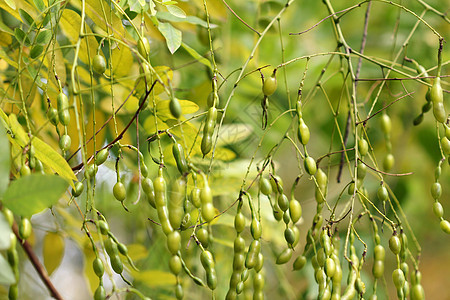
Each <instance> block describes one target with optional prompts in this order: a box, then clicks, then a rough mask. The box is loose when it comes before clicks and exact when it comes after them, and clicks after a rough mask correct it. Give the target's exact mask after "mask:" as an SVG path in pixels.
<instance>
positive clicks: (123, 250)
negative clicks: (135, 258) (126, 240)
mask: <svg viewBox="0 0 450 300" xmlns="http://www.w3.org/2000/svg"><path fill="white" fill-rule="evenodd" d="M117 249H118V250H119V253H120V254H122V255H123V256H127V255H128V248H127V246H126V245H125V244H123V243H118V244H117Z"/></svg>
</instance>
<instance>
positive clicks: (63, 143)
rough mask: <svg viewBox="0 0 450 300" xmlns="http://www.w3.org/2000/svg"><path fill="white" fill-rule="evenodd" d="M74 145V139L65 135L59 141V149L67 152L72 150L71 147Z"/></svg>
mask: <svg viewBox="0 0 450 300" xmlns="http://www.w3.org/2000/svg"><path fill="white" fill-rule="evenodd" d="M71 144H72V139H71V138H70V136H69V135H67V134H63V135H62V136H61V137H60V139H59V148H60V149H61V150H62V151H64V152H66V151H67V150H69V149H70V145H71Z"/></svg>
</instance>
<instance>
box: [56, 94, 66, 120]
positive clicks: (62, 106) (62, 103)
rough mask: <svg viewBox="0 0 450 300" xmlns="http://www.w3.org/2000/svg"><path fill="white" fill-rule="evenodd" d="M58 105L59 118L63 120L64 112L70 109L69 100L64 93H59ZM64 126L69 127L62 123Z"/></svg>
mask: <svg viewBox="0 0 450 300" xmlns="http://www.w3.org/2000/svg"><path fill="white" fill-rule="evenodd" d="M56 104H57V107H58V114H59V118H60V119H61V113H62V112H63V111H66V110H68V109H69V99H68V98H67V96H66V94H64V93H62V92H61V93H59V94H58V96H57V97H56ZM61 121H62V120H61ZM61 123H62V122H61ZM62 124H63V125H67V124H64V123H62Z"/></svg>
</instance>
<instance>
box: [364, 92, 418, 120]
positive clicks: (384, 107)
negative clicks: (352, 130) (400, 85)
mask: <svg viewBox="0 0 450 300" xmlns="http://www.w3.org/2000/svg"><path fill="white" fill-rule="evenodd" d="M414 93H415V92H411V93H408V94H405V95H403V96H401V97H399V98H397V99H395V100H394V101H392V102H391V103H389V104H387V105H385V106H383V108H381V109H380V110H378V111H377V112H376V113H374V114H372V115H370V116H368V117H367V118H366V119H364V120H362V121H359V122H356V123H355V125H359V124H361V123H366V122H367V121H369V120H370V119H372V118H373V117H375V116H376V115H377V114H379V113H380V112H382V111H383V110H385V109H386V108H388V107H389V106H391V105H392V104H394V103H395V102H397V101H399V100H401V99H403V98H405V97H408V96H410V95H412V94H414Z"/></svg>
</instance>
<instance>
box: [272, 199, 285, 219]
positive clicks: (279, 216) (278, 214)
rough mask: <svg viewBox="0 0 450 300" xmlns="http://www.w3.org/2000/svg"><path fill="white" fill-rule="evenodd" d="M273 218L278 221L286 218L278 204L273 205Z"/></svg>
mask: <svg viewBox="0 0 450 300" xmlns="http://www.w3.org/2000/svg"><path fill="white" fill-rule="evenodd" d="M273 217H274V218H275V220H277V221H281V219H283V217H284V214H283V211H281V209H280V207H279V206H278V203H276V202H275V203H274V205H273Z"/></svg>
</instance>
